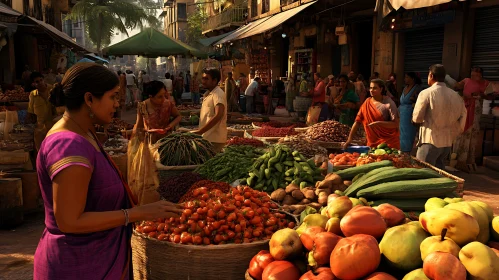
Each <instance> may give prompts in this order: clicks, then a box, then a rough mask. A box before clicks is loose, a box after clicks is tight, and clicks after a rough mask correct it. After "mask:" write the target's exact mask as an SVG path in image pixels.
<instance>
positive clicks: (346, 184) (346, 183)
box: [343, 181, 352, 187]
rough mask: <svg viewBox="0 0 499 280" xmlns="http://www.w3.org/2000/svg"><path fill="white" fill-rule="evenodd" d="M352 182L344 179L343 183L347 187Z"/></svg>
mask: <svg viewBox="0 0 499 280" xmlns="http://www.w3.org/2000/svg"><path fill="white" fill-rule="evenodd" d="M351 184H352V181H343V185H345V186H347V187H350V185H351Z"/></svg>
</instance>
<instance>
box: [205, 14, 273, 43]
mask: <svg viewBox="0 0 499 280" xmlns="http://www.w3.org/2000/svg"><path fill="white" fill-rule="evenodd" d="M269 18H271V17H264V18H261V19H259V20H255V21H252V22H250V23H248V24H246V25H243V26H241V27H239V28H238V29H236V30H234V32H232V34H230V35H229V36H227V37H225V38H223V39H222V40H220V41H218V42H216V43H214V44H213V45H221V44H225V43H228V42H230V41H234V40H237V37H239V36H240V35H242V34H244V33H245V32H247V31H249V30H251V29H252V28H254V27H255V26H258V25H260V24H262V23H263V22H265V21H266V20H268V19H269Z"/></svg>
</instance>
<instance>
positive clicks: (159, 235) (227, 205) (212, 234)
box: [136, 186, 295, 245]
mask: <svg viewBox="0 0 499 280" xmlns="http://www.w3.org/2000/svg"><path fill="white" fill-rule="evenodd" d="M193 195H194V199H193V200H190V201H188V202H186V203H185V204H184V207H185V209H184V211H183V213H182V216H180V217H179V218H169V219H166V220H165V219H158V220H156V221H145V222H142V223H141V224H140V225H138V226H137V227H136V231H137V232H139V233H143V234H146V235H147V236H149V237H151V238H156V239H158V240H161V241H170V242H174V243H180V244H191V245H192V244H194V245H218V244H228V243H236V244H239V243H251V242H254V241H259V240H267V239H270V238H271V237H272V234H273V233H274V232H276V231H277V230H279V229H282V228H286V227H289V228H294V227H295V222H294V221H291V220H290V219H288V218H287V216H286V215H285V214H283V213H278V212H274V211H271V210H272V209H277V208H278V206H277V204H275V203H273V202H272V201H271V200H270V197H269V196H268V195H267V194H266V193H265V192H259V191H255V190H253V189H252V188H250V187H247V186H245V187H243V186H239V187H237V188H232V189H231V190H230V191H229V192H222V191H221V190H212V191H209V190H208V189H207V188H204V187H201V188H197V189H195V190H194V191H193Z"/></svg>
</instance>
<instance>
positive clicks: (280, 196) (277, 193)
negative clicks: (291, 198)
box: [270, 189, 286, 202]
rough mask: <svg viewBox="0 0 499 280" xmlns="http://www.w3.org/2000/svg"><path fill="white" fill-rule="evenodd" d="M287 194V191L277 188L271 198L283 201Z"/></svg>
mask: <svg viewBox="0 0 499 280" xmlns="http://www.w3.org/2000/svg"><path fill="white" fill-rule="evenodd" d="M285 196H286V191H285V190H283V189H277V190H275V191H273V192H272V193H271V194H270V198H271V199H272V200H273V201H278V202H281V201H282V200H283V199H284V197H285Z"/></svg>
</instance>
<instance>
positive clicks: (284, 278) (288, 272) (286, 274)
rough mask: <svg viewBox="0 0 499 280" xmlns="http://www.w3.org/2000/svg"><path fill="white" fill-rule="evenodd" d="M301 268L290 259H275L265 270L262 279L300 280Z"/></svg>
mask: <svg viewBox="0 0 499 280" xmlns="http://www.w3.org/2000/svg"><path fill="white" fill-rule="evenodd" d="M299 279H300V270H298V268H297V267H296V266H294V265H293V264H292V263H290V262H288V261H275V262H272V263H270V264H269V265H267V267H266V268H265V269H264V270H263V277H262V280H299Z"/></svg>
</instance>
